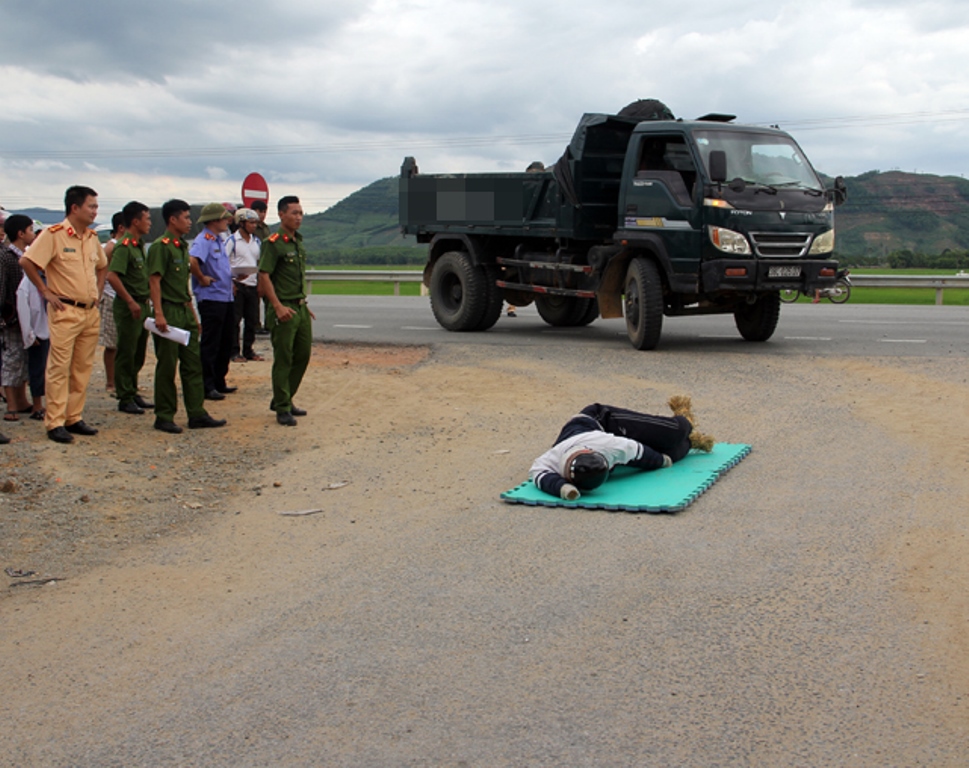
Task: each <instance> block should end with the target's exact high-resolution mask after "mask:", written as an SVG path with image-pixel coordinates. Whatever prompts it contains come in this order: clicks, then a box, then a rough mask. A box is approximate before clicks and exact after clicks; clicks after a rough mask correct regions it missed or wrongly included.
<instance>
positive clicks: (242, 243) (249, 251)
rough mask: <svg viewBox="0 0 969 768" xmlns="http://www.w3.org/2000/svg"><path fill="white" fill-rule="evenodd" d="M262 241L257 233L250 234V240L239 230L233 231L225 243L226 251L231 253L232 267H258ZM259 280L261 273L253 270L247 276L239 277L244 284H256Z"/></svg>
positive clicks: (230, 262) (230, 261) (230, 264)
mask: <svg viewBox="0 0 969 768" xmlns="http://www.w3.org/2000/svg"><path fill="white" fill-rule="evenodd" d="M261 246H262V241H260V239H259V238H258V237H256V236H255V235H250V236H249V240H248V242H247V241H246V239H245V238H244V237H243V236H242V235H240V234H239V233H238V232H235V233H233V234H232V235H231V236H230V237H229V239H228V241H227V242H226V244H225V248H226V253H228V254H229V266H230V267H258V266H259V251H260V248H261ZM258 281H259V275H258V273H256V272H253V273H252V274H251V275H246V277H244V278H242V277H240V278H238V282H240V283H242V284H243V285H250V286H255V285H256V284H257V283H258Z"/></svg>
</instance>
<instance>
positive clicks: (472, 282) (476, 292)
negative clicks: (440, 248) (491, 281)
mask: <svg viewBox="0 0 969 768" xmlns="http://www.w3.org/2000/svg"><path fill="white" fill-rule="evenodd" d="M430 293H431V311H432V312H433V313H434V318H435V319H436V320H437V322H438V323H439V324H440V325H441V327H442V328H446V329H447V330H449V331H476V330H479V325H480V324H481V322H482V320H483V319H484V316H485V310H486V309H487V307H488V299H489V293H490V292H489V289H488V276H487V274H486V272H485V270H484V269H482V268H480V267H476V266H475V265H474V262H472V260H471V256H470V254H467V253H464V252H462V251H448V252H447V253H445V254H444V255H443V256H441V258H439V259H438V260H437V262H436V263H435V264H434V269H433V270H432V271H431V286H430ZM499 312H500V308H499ZM495 319H496V320H497V318H495Z"/></svg>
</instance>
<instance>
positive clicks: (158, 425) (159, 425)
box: [155, 419, 182, 435]
mask: <svg viewBox="0 0 969 768" xmlns="http://www.w3.org/2000/svg"><path fill="white" fill-rule="evenodd" d="M155 429H157V430H158V431H159V432H168V433H169V434H170V435H180V434H182V428H181V427H180V426H178V424H176V423H175V422H174V421H162V420H161V419H155Z"/></svg>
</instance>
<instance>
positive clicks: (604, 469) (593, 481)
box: [563, 448, 609, 491]
mask: <svg viewBox="0 0 969 768" xmlns="http://www.w3.org/2000/svg"><path fill="white" fill-rule="evenodd" d="M563 476H564V477H565V479H566V480H568V481H569V482H570V483H572V485H574V486H575V487H576V488H578V489H579V490H580V491H591V490H594V489H596V488H598V487H599V486H600V485H602V484H603V483H604V482H606V478H607V477H609V462H608V461H606V457H605V456H603V455H602V454H601V453H596V452H595V451H592V450H589V449H588V448H586V449H583V450H581V451H577V452H575V453H573V454H572V455H570V456H569V457H568V458H567V459H566V460H565V472H564V473H563Z"/></svg>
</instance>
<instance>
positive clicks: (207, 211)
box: [199, 203, 232, 224]
mask: <svg viewBox="0 0 969 768" xmlns="http://www.w3.org/2000/svg"><path fill="white" fill-rule="evenodd" d="M231 218H232V214H231V213H229V212H228V211H227V210H226V209H225V206H224V205H222V203H206V204H205V205H203V206H202V213H201V214H199V224H205V223H206V222H209V221H218V220H219V219H231Z"/></svg>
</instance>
